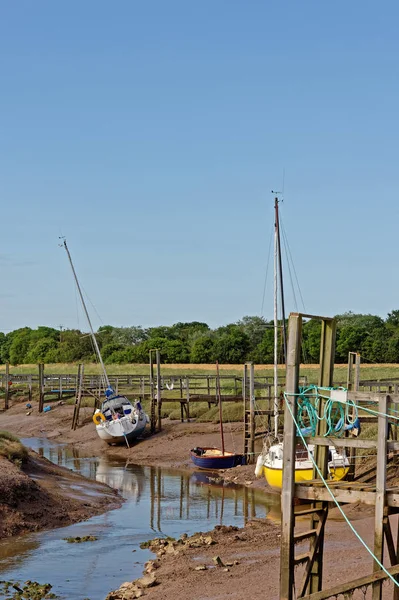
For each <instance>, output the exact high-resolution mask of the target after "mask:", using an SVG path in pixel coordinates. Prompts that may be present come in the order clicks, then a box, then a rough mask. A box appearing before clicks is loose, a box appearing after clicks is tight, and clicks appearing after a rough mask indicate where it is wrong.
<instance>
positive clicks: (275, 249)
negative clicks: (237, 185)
mask: <svg viewBox="0 0 399 600" xmlns="http://www.w3.org/2000/svg"><path fill="white" fill-rule="evenodd" d="M274 211H275V219H274V279H273V281H274V436H275V437H277V433H278V369H277V364H278V314H277V297H278V282H277V266H278V265H277V263H278V235H277V230H278V225H277V223H278V198H275V200H274Z"/></svg>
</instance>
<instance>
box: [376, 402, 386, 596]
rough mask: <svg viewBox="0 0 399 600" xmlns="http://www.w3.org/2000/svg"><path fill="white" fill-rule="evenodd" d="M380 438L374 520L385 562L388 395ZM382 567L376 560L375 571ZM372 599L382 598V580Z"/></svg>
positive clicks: (382, 404) (380, 557)
mask: <svg viewBox="0 0 399 600" xmlns="http://www.w3.org/2000/svg"><path fill="white" fill-rule="evenodd" d="M378 412H379V414H378V440H377V444H378V445H377V473H376V482H375V483H376V490H375V521H374V556H375V557H376V558H377V559H378V560H379V561H380V563H382V562H383V559H384V508H385V494H386V481H387V437H388V419H387V417H386V415H387V412H388V396H383V397H382V398H381V399H380V401H379V404H378ZM380 569H381V567H380V566H379V564H378V563H377V562H376V561H374V564H373V571H380ZM372 589H373V593H372V600H381V599H382V581H376V582H374V583H373V584H372Z"/></svg>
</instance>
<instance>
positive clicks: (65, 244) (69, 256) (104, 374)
mask: <svg viewBox="0 0 399 600" xmlns="http://www.w3.org/2000/svg"><path fill="white" fill-rule="evenodd" d="M64 248H65V250H66V253H67V255H68V259H69V262H70V264H71V268H72V273H73V276H74V279H75V283H76V287H77V288H78V292H79V296H80V301H81V302H82V306H83V310H84V311H85V314H86V319H87V322H88V324H89V327H90V334H91V339H92V340H93V344H94V348H95V351H96V354H97V357H98V360H99V362H100V365H101V368H102V371H103V377H104V380H105V383H106V386H107V387H111V386H110V383H109V379H108V375H107V371H106V370H105V366H104V363H103V359H102V357H101V353H100V348H99V347H98V343H97V340H96V336H95V335H94V330H93V326H92V324H91V321H90V317H89V313H88V312H87V308H86V304H85V301H84V298H83V294H82V290H81V289H80V285H79V281H78V278H77V275H76V271H75V267H74V266H73V262H72V258H71V254H70V252H69V249H68V246H67V243H66V240H64Z"/></svg>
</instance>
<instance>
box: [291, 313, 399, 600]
mask: <svg viewBox="0 0 399 600" xmlns="http://www.w3.org/2000/svg"><path fill="white" fill-rule="evenodd" d="M303 318H310V315H304V314H300V313H293V314H291V315H290V317H289V339H288V352H287V383H286V403H285V414H284V455H283V457H284V458H283V463H284V464H283V469H284V476H283V489H282V496H281V504H282V507H281V508H282V531H281V559H280V598H281V599H282V600H294V598H295V599H297V598H298V599H299V598H302V599H306V600H326V599H327V598H335V597H337V596H339V595H343V596H345V597H349V595H350V594H352V593H353V592H354V591H355V590H358V589H361V590H364V589H365V588H366V587H367V586H371V588H372V600H381V598H382V585H383V583H384V581H386V580H387V579H390V577H393V578H394V579H395V580H396V583H395V585H394V591H393V598H394V600H398V599H399V593H398V590H399V588H398V586H397V583H398V578H397V577H396V576H397V575H399V536H398V539H397V543H396V547H395V545H394V541H393V540H394V536H393V534H392V526H391V522H390V515H392V514H394V513H397V512H399V487H394V488H389V487H387V464H388V455H389V453H395V452H397V451H398V450H399V443H398V442H397V441H396V440H390V439H388V429H389V428H388V425H389V421H393V420H392V419H389V418H388V417H387V415H388V414H389V411H390V410H392V409H394V410H397V408H398V407H399V395H398V394H390V393H387V391H386V390H384V391H383V392H382V391H381V390H380V391H379V392H378V391H377V392H372V391H368V392H365V391H363V392H359V391H349V392H348V393H347V399H348V400H351V401H353V402H354V403H356V405H357V409H358V412H359V415H360V416H362V414H364V413H366V414H368V411H369V410H370V409H371V410H373V411H375V413H378V438H377V440H372V439H369V440H367V439H363V436H362V438H361V439H357V438H356V439H349V438H336V437H331V438H327V437H325V433H326V423H325V421H323V420H320V421H319V422H318V430H317V432H316V436H315V437H312V438H311V439H309V442H311V443H312V444H314V445H315V461H316V463H317V466H318V468H319V469H320V471H321V473H322V474H323V476H324V478H325V479H328V477H327V452H328V446H329V445H331V444H334V445H335V446H338V447H346V448H353V449H364V448H370V449H373V450H374V451H376V452H377V468H376V474H375V481H373V482H371V481H370V478H369V481H368V480H367V477H366V478H363V481H362V480H361V479H362V478H360V479H359V480H358V481H356V480H355V481H352V482H344V481H339V482H335V483H332V482H328V488H329V489H328V488H327V487H326V486H325V485H324V483H323V481H322V480H321V479H320V477H319V476H318V473H317V471H316V470H315V471H314V480H313V481H310V482H307V483H302V484H295V481H294V473H295V449H296V444H297V441H298V438H297V428H296V424H295V422H294V419H296V397H295V395H294V394H297V393H298V387H299V363H300V350H301V330H302V320H303ZM311 318H313V319H318V320H320V321H321V324H322V329H321V351H320V373H319V386H321V387H331V386H332V381H333V367H334V363H333V359H334V353H335V333H336V322H335V320H334V319H331V318H327V317H317V316H316V317H315V316H311ZM324 394H325V392H324V391H323V395H324ZM319 409H320V411H321V410H322V407H321V406H320V407H319ZM362 409H363V410H362ZM320 414H321V412H320ZM292 415H293V416H292ZM396 423H397V421H396V420H395V421H394V427H393V428H392V427H391V431H393V429H395V430H396ZM391 425H392V423H391ZM329 490H330V491H329ZM332 496H333V497H334V498H335V500H336V501H337V502H338V503H353V502H362V503H364V504H369V505H372V506H374V507H375V519H374V547H373V549H372V552H373V555H374V557H375V558H374V560H371V561H370V562H371V564H370V574H369V575H368V576H366V577H361V578H357V579H353V580H352V581H349V582H340V583H339V584H338V585H335V586H334V587H332V588H330V589H323V552H324V546H325V525H326V522H327V516H328V510H329V506H330V505H331V502H332V500H333V497H332ZM296 498H299V499H301V500H302V501H303V502H306V501H307V502H308V504H306V505H305V506H304V507H302V510H300V511H299V512H294V502H295V499H296ZM333 506H334V505H333ZM304 515H309V518H310V524H309V529H308V530H307V531H305V532H303V531H302V532H300V533H298V532H296V531H295V519H296V517H298V516H304ZM348 530H349V529H348ZM307 540H308V541H309V550H308V551H307V552H306V553H303V554H299V555H298V554H296V553H295V544H297V543H298V542H304V541H307ZM384 540H385V543H386V547H387V550H388V558H389V562H390V565H389V566H385V565H384V569H385V570H383V569H381V566H380V564H383V561H384ZM359 543H360V542H359ZM377 561H378V562H377ZM298 565H302V566H303V569H302V574H301V581H299V582H298V581H295V578H296V575H295V573H296V571H295V567H296V566H298Z"/></svg>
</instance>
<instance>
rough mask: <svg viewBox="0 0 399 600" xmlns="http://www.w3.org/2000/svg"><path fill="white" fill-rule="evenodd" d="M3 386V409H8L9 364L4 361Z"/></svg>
mask: <svg viewBox="0 0 399 600" xmlns="http://www.w3.org/2000/svg"><path fill="white" fill-rule="evenodd" d="M5 377H6V378H5V382H4V388H5V399H4V409H5V410H8V408H9V396H10V364H9V362H8V361H7V362H6V376H5Z"/></svg>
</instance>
